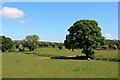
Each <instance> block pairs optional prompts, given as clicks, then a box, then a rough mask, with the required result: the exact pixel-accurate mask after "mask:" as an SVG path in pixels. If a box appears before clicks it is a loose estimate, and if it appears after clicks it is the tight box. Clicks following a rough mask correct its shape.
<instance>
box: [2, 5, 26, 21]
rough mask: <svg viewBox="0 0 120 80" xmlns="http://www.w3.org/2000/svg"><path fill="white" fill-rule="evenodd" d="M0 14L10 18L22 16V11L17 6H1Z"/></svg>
mask: <svg viewBox="0 0 120 80" xmlns="http://www.w3.org/2000/svg"><path fill="white" fill-rule="evenodd" d="M0 16H2V17H6V18H10V19H17V18H20V17H22V16H24V12H23V11H22V10H19V9H17V8H12V7H3V8H2V9H1V10H0Z"/></svg>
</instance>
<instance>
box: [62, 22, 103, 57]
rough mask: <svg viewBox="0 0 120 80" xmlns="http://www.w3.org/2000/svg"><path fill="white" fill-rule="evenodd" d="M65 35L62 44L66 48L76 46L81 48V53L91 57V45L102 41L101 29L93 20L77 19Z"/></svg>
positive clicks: (92, 52) (92, 53)
mask: <svg viewBox="0 0 120 80" xmlns="http://www.w3.org/2000/svg"><path fill="white" fill-rule="evenodd" d="M68 31H69V34H68V35H66V40H65V41H64V45H65V47H66V48H67V49H74V48H76V46H77V47H79V48H83V51H82V53H84V54H85V55H86V56H87V57H90V58H91V57H93V55H94V54H95V52H94V51H93V47H92V46H93V45H94V46H97V45H100V44H103V43H104V37H103V36H102V33H101V29H100V27H99V26H98V23H97V22H96V21H95V20H79V21H76V22H75V23H74V24H73V25H72V26H71V27H70V28H69V29H68Z"/></svg>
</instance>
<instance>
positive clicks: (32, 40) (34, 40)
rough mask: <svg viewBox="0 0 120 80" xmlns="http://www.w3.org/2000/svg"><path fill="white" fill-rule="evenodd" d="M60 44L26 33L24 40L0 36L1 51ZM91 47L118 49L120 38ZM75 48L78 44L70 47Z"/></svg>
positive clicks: (62, 44)
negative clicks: (41, 39) (40, 39)
mask: <svg viewBox="0 0 120 80" xmlns="http://www.w3.org/2000/svg"><path fill="white" fill-rule="evenodd" d="M62 46H64V43H59V42H44V41H39V36H37V35H28V36H26V38H25V39H24V40H12V39H11V38H9V37H5V36H0V50H1V51H2V52H5V51H9V52H14V51H16V48H18V49H19V50H20V51H24V48H25V47H28V48H29V50H30V51H33V50H34V49H36V48H38V47H53V48H54V47H58V48H59V49H62ZM93 47H94V49H117V48H118V49H120V40H105V41H104V44H102V45H99V46H93ZM76 48H77V49H78V48H80V46H77V44H76V45H74V47H73V48H70V49H76Z"/></svg>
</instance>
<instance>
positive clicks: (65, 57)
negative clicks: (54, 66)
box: [50, 56, 88, 60]
mask: <svg viewBox="0 0 120 80" xmlns="http://www.w3.org/2000/svg"><path fill="white" fill-rule="evenodd" d="M50 58H51V59H65V60H88V58H87V57H86V56H70V57H69V56H51V57H50Z"/></svg>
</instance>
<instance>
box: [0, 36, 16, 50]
mask: <svg viewBox="0 0 120 80" xmlns="http://www.w3.org/2000/svg"><path fill="white" fill-rule="evenodd" d="M13 44H14V43H13V41H12V39H11V38H9V37H5V36H0V50H2V52H5V51H7V50H9V49H10V48H11V47H12V46H13Z"/></svg>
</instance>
